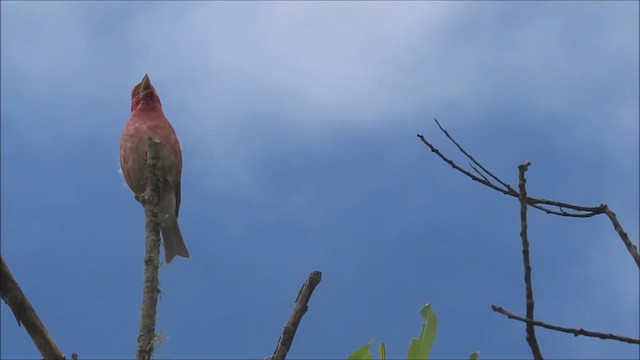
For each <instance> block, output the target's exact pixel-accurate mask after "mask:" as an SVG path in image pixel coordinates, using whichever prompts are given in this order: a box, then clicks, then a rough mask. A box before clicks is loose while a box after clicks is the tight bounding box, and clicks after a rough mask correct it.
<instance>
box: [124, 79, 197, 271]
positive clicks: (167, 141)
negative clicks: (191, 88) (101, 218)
mask: <svg viewBox="0 0 640 360" xmlns="http://www.w3.org/2000/svg"><path fill="white" fill-rule="evenodd" d="M149 137H152V138H154V139H156V140H159V141H160V154H159V163H158V166H159V168H160V169H161V173H162V181H163V186H162V193H161V194H160V199H159V214H158V215H159V219H160V229H161V232H162V240H163V242H164V252H165V259H166V262H167V263H170V262H171V260H173V258H174V257H175V256H176V255H179V256H183V257H186V258H188V257H189V251H188V250H187V246H186V245H185V243H184V239H183V238H182V234H181V233H180V228H179V227H178V210H179V209H180V176H181V173H182V151H181V150H180V143H179V142H178V138H177V137H176V133H175V131H174V130H173V127H172V126H171V124H170V123H169V120H167V118H166V117H165V116H164V113H163V112H162V104H161V103H160V97H158V93H157V92H156V90H155V88H154V87H153V85H151V81H149V76H147V75H146V74H145V75H144V78H143V79H142V81H141V82H140V83H139V84H136V86H134V87H133V90H131V118H130V119H129V122H127V125H126V126H125V127H124V130H123V131H122V139H121V141H120V167H121V168H122V173H123V175H124V179H125V180H126V181H127V184H128V185H129V187H130V188H131V190H132V191H133V192H134V193H135V194H142V193H144V192H145V190H146V189H147V179H146V167H147V162H146V158H147V144H148V138H149Z"/></svg>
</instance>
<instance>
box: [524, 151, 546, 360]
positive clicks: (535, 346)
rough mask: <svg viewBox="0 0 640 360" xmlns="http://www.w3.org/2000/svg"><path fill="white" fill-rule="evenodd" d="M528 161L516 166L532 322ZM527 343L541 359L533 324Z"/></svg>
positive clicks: (529, 325) (525, 282) (528, 303)
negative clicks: (528, 231) (527, 184)
mask: <svg viewBox="0 0 640 360" xmlns="http://www.w3.org/2000/svg"><path fill="white" fill-rule="evenodd" d="M529 165H531V162H530V161H527V162H526V163H524V164H522V165H519V166H518V172H519V174H520V176H519V181H518V187H519V190H520V194H519V199H520V238H521V239H522V262H523V263H524V284H525V290H526V298H527V301H526V304H527V319H528V320H533V305H534V301H533V288H532V286H531V263H530V262H529V237H528V235H527V188H526V186H525V185H526V183H527V180H526V179H525V177H524V173H525V172H527V170H528V169H529ZM527 343H529V347H530V348H531V352H532V353H533V358H534V359H540V360H541V359H542V353H541V352H540V347H539V346H538V340H537V339H536V333H535V328H534V326H533V324H531V323H527Z"/></svg>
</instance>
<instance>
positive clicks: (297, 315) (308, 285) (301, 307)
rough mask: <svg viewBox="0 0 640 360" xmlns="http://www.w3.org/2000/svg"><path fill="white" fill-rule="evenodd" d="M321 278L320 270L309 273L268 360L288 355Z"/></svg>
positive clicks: (282, 358)
mask: <svg viewBox="0 0 640 360" xmlns="http://www.w3.org/2000/svg"><path fill="white" fill-rule="evenodd" d="M320 280H322V273H321V272H320V271H314V272H312V273H311V274H309V279H307V281H306V282H305V283H304V285H302V287H301V288H300V291H298V296H297V297H296V302H295V305H294V306H293V311H292V312H291V318H289V321H288V322H287V324H286V325H285V326H284V329H283V330H282V335H281V336H280V339H278V345H276V350H275V351H274V352H273V355H271V356H269V357H268V358H267V360H284V359H285V358H286V357H287V353H288V352H289V349H290V348H291V344H292V343H293V337H294V336H295V335H296V330H298V325H299V324H300V320H302V316H303V315H304V314H305V313H306V312H307V310H308V306H307V304H308V303H309V299H310V298H311V295H312V294H313V290H314V289H315V288H316V286H318V284H319V283H320Z"/></svg>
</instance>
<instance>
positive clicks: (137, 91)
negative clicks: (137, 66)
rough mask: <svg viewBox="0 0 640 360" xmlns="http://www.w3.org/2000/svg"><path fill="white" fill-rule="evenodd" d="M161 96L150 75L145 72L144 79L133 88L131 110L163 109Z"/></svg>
mask: <svg viewBox="0 0 640 360" xmlns="http://www.w3.org/2000/svg"><path fill="white" fill-rule="evenodd" d="M161 108H162V104H161V103H160V97H159V96H158V93H157V92H156V89H155V88H154V87H153V85H151V80H149V75H147V74H144V77H143V78H142V81H141V82H140V83H138V84H136V85H135V86H134V87H133V89H132V90H131V111H132V112H133V111H134V110H136V109H139V110H157V109H161Z"/></svg>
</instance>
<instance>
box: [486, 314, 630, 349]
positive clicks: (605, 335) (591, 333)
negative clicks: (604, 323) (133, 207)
mask: <svg viewBox="0 0 640 360" xmlns="http://www.w3.org/2000/svg"><path fill="white" fill-rule="evenodd" d="M491 309H492V310H493V311H495V312H498V313H500V314H502V315H505V316H506V317H508V318H509V319H514V320H518V321H522V322H524V323H527V324H531V325H535V326H540V327H543V328H545V329H549V330H555V331H559V332H563V333H567V334H573V336H580V335H582V336H588V337H595V338H599V339H603V340H617V341H622V342H625V343H629V344H640V339H634V338H632V337H628V336H620V335H615V334H612V333H603V332H597V331H590V330H585V329H574V328H567V327H562V326H557V325H553V324H548V323H545V322H542V321H538V320H529V319H525V318H523V317H522V316H518V315H515V314H513V313H510V312H508V311H507V310H505V309H503V308H502V307H500V306H496V305H491Z"/></svg>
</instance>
